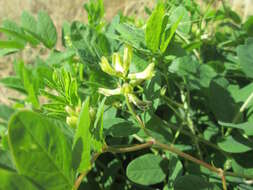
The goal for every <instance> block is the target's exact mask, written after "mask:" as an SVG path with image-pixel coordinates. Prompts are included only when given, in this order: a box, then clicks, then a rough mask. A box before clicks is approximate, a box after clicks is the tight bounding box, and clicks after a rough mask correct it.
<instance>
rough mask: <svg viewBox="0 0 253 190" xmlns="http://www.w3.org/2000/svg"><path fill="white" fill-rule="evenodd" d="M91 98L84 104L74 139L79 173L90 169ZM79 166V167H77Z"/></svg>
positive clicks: (74, 152) (73, 152)
mask: <svg viewBox="0 0 253 190" xmlns="http://www.w3.org/2000/svg"><path fill="white" fill-rule="evenodd" d="M89 102H90V100H89V98H88V99H86V101H85V102H84V103H83V105H82V108H81V112H80V115H79V119H78V124H77V130H76V134H75V137H74V143H73V151H72V154H73V155H75V157H74V158H73V160H75V167H76V168H78V171H79V172H84V171H86V170H87V169H89V167H90V160H91V135H90V123H91V120H90V115H89ZM78 162H79V163H78ZM77 165H79V166H77Z"/></svg>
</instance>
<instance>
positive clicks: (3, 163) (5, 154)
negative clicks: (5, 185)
mask: <svg viewBox="0 0 253 190" xmlns="http://www.w3.org/2000/svg"><path fill="white" fill-rule="evenodd" d="M2 138H3V137H2ZM7 142H8V139H7ZM2 143H3V142H2ZM0 167H2V168H9V169H13V170H15V166H14V165H13V161H12V158H11V154H10V152H9V151H4V150H1V149H0ZM0 189H1V188H0Z"/></svg>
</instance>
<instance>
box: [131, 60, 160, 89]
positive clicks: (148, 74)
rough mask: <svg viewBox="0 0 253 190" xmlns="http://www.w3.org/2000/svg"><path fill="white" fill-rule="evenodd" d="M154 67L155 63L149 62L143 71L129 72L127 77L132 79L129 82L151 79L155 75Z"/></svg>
mask: <svg viewBox="0 0 253 190" xmlns="http://www.w3.org/2000/svg"><path fill="white" fill-rule="evenodd" d="M154 68H155V64H154V63H151V64H149V65H148V66H147V68H146V69H145V70H144V71H142V72H139V73H134V74H129V75H128V78H129V79H131V80H132V81H131V82H130V83H131V84H132V83H134V84H136V83H137V84H138V83H140V82H142V81H144V80H149V79H151V78H152V77H153V76H154V75H155V71H154Z"/></svg>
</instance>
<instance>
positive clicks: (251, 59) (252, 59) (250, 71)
mask: <svg viewBox="0 0 253 190" xmlns="http://www.w3.org/2000/svg"><path fill="white" fill-rule="evenodd" d="M236 52H237V55H238V58H239V62H240V65H241V67H242V70H243V72H244V73H245V74H246V76H247V77H249V78H253V54H252V52H253V40H250V39H248V40H247V41H246V43H245V44H244V45H240V46H238V47H237V49H236Z"/></svg>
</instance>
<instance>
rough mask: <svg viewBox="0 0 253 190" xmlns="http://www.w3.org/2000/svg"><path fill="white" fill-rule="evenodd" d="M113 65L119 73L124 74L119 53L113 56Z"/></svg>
mask: <svg viewBox="0 0 253 190" xmlns="http://www.w3.org/2000/svg"><path fill="white" fill-rule="evenodd" d="M112 65H113V67H114V69H115V71H116V72H117V73H122V74H123V73H124V67H123V63H122V61H121V58H120V55H119V53H114V54H113V55H112Z"/></svg>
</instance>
